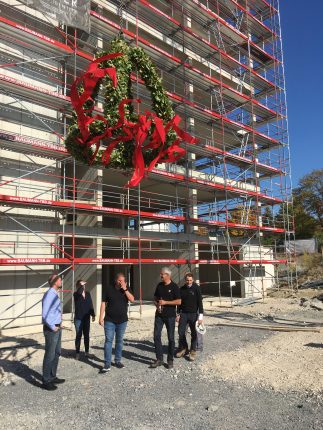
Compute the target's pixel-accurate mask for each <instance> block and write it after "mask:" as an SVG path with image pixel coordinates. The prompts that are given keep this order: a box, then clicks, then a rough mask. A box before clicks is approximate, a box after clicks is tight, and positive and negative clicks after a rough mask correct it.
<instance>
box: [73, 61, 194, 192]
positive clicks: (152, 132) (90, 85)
mask: <svg viewBox="0 0 323 430" xmlns="http://www.w3.org/2000/svg"><path fill="white" fill-rule="evenodd" d="M121 55H122V54H120V53H114V54H108V55H104V56H102V57H99V58H97V59H96V60H94V61H92V62H91V63H90V65H89V67H88V69H87V70H86V72H85V73H83V74H82V75H81V76H80V77H78V78H77V79H76V80H75V81H74V82H73V85H72V87H71V103H72V106H73V108H74V110H75V112H76V115H77V124H78V128H79V130H80V136H79V137H78V138H77V143H78V144H80V145H81V146H83V147H84V152H86V150H87V149H88V148H91V147H93V146H95V150H94V151H93V154H92V156H91V157H90V158H89V159H88V160H87V161H88V163H89V164H92V163H93V161H94V160H95V159H96V157H97V153H98V151H99V149H100V147H101V142H102V141H105V144H106V149H105V151H104V152H103V153H102V160H101V161H102V164H103V165H108V164H109V162H110V158H111V154H112V151H113V150H114V149H115V148H116V146H117V145H118V144H119V143H120V142H129V141H133V144H134V151H133V159H132V164H133V166H134V173H133V175H132V178H131V179H130V181H129V182H128V184H127V186H128V187H134V186H137V185H138V184H139V183H140V181H141V180H142V179H143V177H144V176H145V173H146V172H150V171H152V170H153V168H154V167H155V166H156V164H157V163H173V162H175V161H177V160H178V159H180V158H181V157H183V156H184V154H185V152H186V151H185V149H184V148H182V147H181V146H180V144H181V143H182V142H188V143H191V144H194V143H196V141H197V139H195V138H194V137H192V136H191V135H190V134H189V133H187V132H185V131H184V130H182V129H180V128H179V126H178V125H179V123H180V121H181V118H180V117H179V116H178V115H175V116H174V117H173V118H172V119H171V120H170V121H168V122H167V124H165V125H164V122H163V120H162V119H161V118H159V117H158V116H157V115H156V114H155V113H153V112H149V111H146V112H145V115H142V114H141V115H139V117H138V121H137V122H136V123H134V122H131V121H129V120H128V119H127V118H126V117H125V105H126V104H129V103H131V102H137V103H140V102H141V100H140V99H136V100H132V99H124V100H122V101H121V102H120V104H119V120H118V122H117V124H116V125H115V126H112V127H110V125H109V123H108V120H107V119H106V118H105V117H104V116H103V115H98V114H97V115H92V112H93V109H94V100H93V99H92V94H93V91H94V89H95V87H96V85H97V84H98V83H99V82H100V81H101V80H102V79H103V78H104V77H105V76H107V75H108V76H109V77H110V78H111V80H112V83H113V86H114V87H116V86H117V73H116V69H115V68H114V67H107V68H103V67H100V64H101V63H102V62H104V61H106V60H111V59H113V58H117V57H119V56H121ZM81 83H83V91H82V92H81V93H80V92H79V89H78V88H79V85H80V84H81ZM87 102H91V103H92V106H91V107H90V108H88V109H85V107H84V105H85V103H87ZM97 120H99V121H102V122H103V123H104V124H105V130H104V132H103V133H101V134H100V135H97V136H93V135H92V134H91V131H90V125H91V124H92V123H93V121H97ZM116 130H119V133H120V135H119V136H118V137H116V138H112V136H113V132H114V131H116ZM170 130H174V131H175V132H176V134H177V138H176V139H175V140H174V141H173V142H172V143H171V144H170V145H169V146H166V137H167V133H168V132H169V131H170ZM145 142H146V144H145ZM156 149H159V152H158V155H157V156H156V157H155V158H154V159H153V160H152V161H151V163H150V164H149V166H148V167H146V166H145V161H144V154H143V153H144V151H147V150H156Z"/></svg>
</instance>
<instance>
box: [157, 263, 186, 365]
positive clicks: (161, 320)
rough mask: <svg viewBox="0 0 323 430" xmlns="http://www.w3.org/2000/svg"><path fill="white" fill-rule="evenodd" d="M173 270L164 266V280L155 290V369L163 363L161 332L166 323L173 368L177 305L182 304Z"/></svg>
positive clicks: (168, 356) (162, 273)
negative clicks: (174, 280)
mask: <svg viewBox="0 0 323 430" xmlns="http://www.w3.org/2000/svg"><path fill="white" fill-rule="evenodd" d="M171 275H172V272H171V270H170V269H169V268H168V267H163V268H162V270H161V272H160V277H161V280H162V282H160V283H159V284H158V285H157V287H156V290H155V294H154V303H155V306H156V315H155V325H154V344H155V351H156V360H155V361H154V362H153V363H152V364H151V365H150V368H152V369H155V368H156V367H158V366H161V365H162V364H163V345H162V342H161V333H162V330H163V326H164V324H165V326H166V330H167V337H168V354H167V366H168V369H172V368H173V360H174V352H175V319H176V306H177V305H180V304H181V299H180V291H179V287H178V285H176V284H175V282H173V281H172V279H171Z"/></svg>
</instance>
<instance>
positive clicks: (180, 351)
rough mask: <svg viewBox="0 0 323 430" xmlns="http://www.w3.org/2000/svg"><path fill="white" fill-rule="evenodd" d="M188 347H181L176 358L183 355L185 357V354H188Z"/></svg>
mask: <svg viewBox="0 0 323 430" xmlns="http://www.w3.org/2000/svg"><path fill="white" fill-rule="evenodd" d="M186 352H187V351H186V349H185V348H184V349H181V350H178V351H177V352H176V355H175V357H176V358H181V357H184V355H185V354H186Z"/></svg>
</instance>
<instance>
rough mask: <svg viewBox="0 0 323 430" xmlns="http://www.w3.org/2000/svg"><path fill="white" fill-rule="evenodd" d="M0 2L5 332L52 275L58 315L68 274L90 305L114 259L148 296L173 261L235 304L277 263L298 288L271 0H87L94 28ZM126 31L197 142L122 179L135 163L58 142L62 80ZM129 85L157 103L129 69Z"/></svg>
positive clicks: (146, 105) (64, 100)
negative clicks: (288, 248)
mask: <svg viewBox="0 0 323 430" xmlns="http://www.w3.org/2000/svg"><path fill="white" fill-rule="evenodd" d="M0 6H1V12H2V16H1V17H0V25H1V33H2V36H1V41H0V56H1V60H0V63H1V70H0V112H1V113H0V115H1V117H0V145H1V147H0V151H1V182H0V187H1V191H0V203H1V207H0V210H1V217H0V230H1V244H0V249H1V255H0V267H1V272H0V276H1V283H0V285H1V287H0V294H1V304H0V315H1V322H0V326H1V327H2V328H14V327H18V326H32V325H33V324H39V323H40V315H41V298H42V294H43V293H44V291H45V290H46V288H47V279H48V276H49V275H50V274H51V273H52V272H53V271H56V272H57V273H60V274H62V275H63V280H64V287H63V293H62V300H63V302H64V312H65V313H66V314H71V313H72V312H73V303H72V300H71V299H72V293H73V288H74V287H73V286H74V285H75V281H76V280H77V279H79V278H82V279H85V280H87V281H88V287H89V290H90V291H91V294H92V298H93V300H94V303H95V306H96V307H98V306H99V303H100V301H101V296H102V291H104V287H105V285H107V284H108V283H110V282H112V280H113V277H114V275H115V274H116V273H117V272H119V271H123V272H124V273H126V274H127V277H128V280H129V282H130V284H131V286H132V288H133V289H134V292H135V296H136V299H137V300H138V302H137V303H140V307H141V308H142V305H144V304H145V301H149V300H151V299H152V295H153V292H154V288H155V285H156V283H157V282H158V280H159V272H160V268H161V267H162V266H166V265H167V266H170V267H171V268H172V271H173V279H174V280H175V281H176V282H178V283H182V282H183V278H184V275H185V273H186V272H187V271H191V272H193V274H194V276H195V278H196V279H197V280H198V281H199V282H200V284H201V287H202V293H203V294H204V295H205V296H211V297H217V298H218V300H220V301H224V302H228V303H230V304H234V303H238V302H239V300H241V299H245V298H248V299H249V298H256V297H264V295H265V294H266V290H267V288H270V287H272V286H274V285H275V284H277V283H278V282H279V277H280V276H281V275H283V276H284V278H285V279H287V282H289V283H290V285H291V283H292V279H291V278H290V276H289V270H288V269H289V265H290V262H291V261H290V260H291V256H290V255H288V254H287V253H285V251H284V249H283V248H282V247H281V248H280V247H279V245H280V244H281V243H283V242H284V241H286V240H287V241H288V240H290V239H291V236H292V234H293V225H292V220H291V216H290V214H289V209H290V208H289V206H290V204H291V201H290V198H291V185H290V159H289V142H288V129H287V109H286V93H285V79H284V64H283V52H282V40H281V31H280V16H279V5H278V0H202V1H197V0H186V1H185V2H180V1H177V0H175V1H167V0H149V1H147V0H129V1H122V2H120V1H107V0H95V1H93V2H92V3H91V12H90V13H91V32H90V34H88V33H86V32H85V31H81V30H75V29H74V28H71V27H66V26H65V25H63V24H61V23H59V22H55V21H53V19H50V18H48V17H47V16H46V15H44V14H43V13H40V12H37V11H35V10H34V9H31V8H29V7H28V6H26V5H25V4H23V3H22V2H20V1H18V0H6V1H4V0H0ZM121 30H122V32H123V37H124V39H125V40H126V41H127V42H128V43H129V44H133V45H136V46H140V47H142V48H143V49H144V50H145V51H146V52H147V53H148V54H149V56H150V57H151V58H152V59H153V61H154V63H155V64H156V66H157V68H158V70H159V72H160V76H161V77H162V79H163V85H164V87H165V88H166V90H167V93H168V96H169V98H170V100H171V101H172V103H173V107H174V110H175V112H176V113H177V114H179V115H180V116H181V118H182V123H181V124H182V128H184V129H185V130H186V131H188V132H189V133H190V134H191V135H193V136H195V137H196V138H197V139H198V142H197V143H196V144H186V145H185V149H186V156H185V159H184V160H181V161H180V162H178V163H175V164H159V165H157V166H156V168H155V169H154V170H153V171H152V172H150V173H149V174H147V176H146V177H145V178H144V180H143V181H142V182H141V183H140V185H139V186H138V187H136V188H130V189H129V188H126V187H125V184H126V183H127V181H128V180H129V177H130V176H131V172H128V171H122V170H117V169H112V168H110V167H108V168H102V169H99V168H93V167H89V166H87V165H84V164H81V163H79V162H76V161H75V160H74V159H73V157H72V156H71V155H70V154H69V153H68V152H67V151H66V149H65V146H64V137H65V136H66V134H67V131H68V127H69V124H70V123H71V119H72V108H71V103H70V88H71V85H72V83H73V81H74V79H75V77H77V76H79V75H80V74H81V73H82V72H83V71H84V70H85V69H86V67H87V65H88V63H89V61H91V60H92V59H93V58H94V56H95V55H97V53H98V52H100V51H101V50H106V49H107V47H108V46H109V42H110V41H111V40H112V39H113V38H115V37H116V36H117V35H118V34H120V31H121ZM135 75H136V74H135ZM132 91H133V93H134V94H135V95H136V97H140V99H141V100H142V103H141V107H140V109H142V110H145V109H151V100H150V94H149V92H148V91H147V89H146V87H145V86H144V85H143V84H142V81H141V80H140V76H138V75H137V76H134V79H133V90H132ZM102 103H103V96H102V94H99V97H98V99H97V106H96V108H97V109H98V110H100V109H102Z"/></svg>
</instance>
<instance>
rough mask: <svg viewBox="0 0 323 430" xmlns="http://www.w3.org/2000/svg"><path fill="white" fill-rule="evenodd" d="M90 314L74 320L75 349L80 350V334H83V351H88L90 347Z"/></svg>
mask: <svg viewBox="0 0 323 430" xmlns="http://www.w3.org/2000/svg"><path fill="white" fill-rule="evenodd" d="M90 324H91V323H90V316H87V317H85V318H83V319H82V320H77V319H75V320H74V325H75V332H76V336H75V351H76V352H77V353H78V352H80V346H81V339H82V334H83V336H84V349H85V352H89V348H90Z"/></svg>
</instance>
